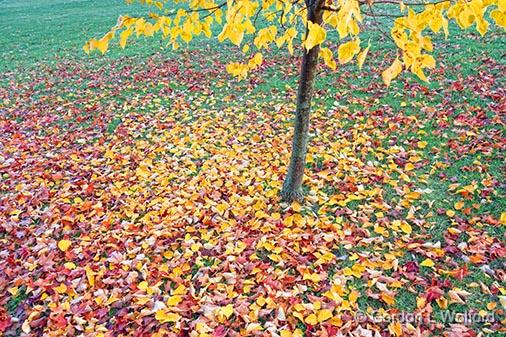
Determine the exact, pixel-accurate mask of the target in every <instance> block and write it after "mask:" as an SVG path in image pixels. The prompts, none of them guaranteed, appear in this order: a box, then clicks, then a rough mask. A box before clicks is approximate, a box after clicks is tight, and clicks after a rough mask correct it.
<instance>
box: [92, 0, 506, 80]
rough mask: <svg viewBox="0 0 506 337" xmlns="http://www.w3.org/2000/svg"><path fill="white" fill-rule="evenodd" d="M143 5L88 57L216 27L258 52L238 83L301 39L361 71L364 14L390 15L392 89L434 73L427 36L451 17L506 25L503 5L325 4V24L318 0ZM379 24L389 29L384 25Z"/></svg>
mask: <svg viewBox="0 0 506 337" xmlns="http://www.w3.org/2000/svg"><path fill="white" fill-rule="evenodd" d="M127 2H130V3H133V2H136V1H134V0H129V1H127ZM139 2H140V3H142V4H145V5H146V6H151V7H152V8H153V11H152V12H151V13H150V14H149V17H147V18H144V17H141V18H136V17H129V16H121V17H119V18H118V23H117V25H116V26H114V27H113V28H112V29H111V31H110V32H108V33H107V34H106V35H105V36H104V37H102V38H101V39H99V40H96V39H92V40H90V41H89V42H88V43H87V44H86V45H85V46H84V50H85V51H86V52H90V51H93V50H99V51H100V52H102V53H105V52H106V51H107V49H108V48H109V44H110V42H111V40H113V39H114V38H115V37H116V35H119V44H120V46H121V47H122V48H125V46H126V44H127V41H128V39H129V38H130V36H132V35H135V36H137V37H138V36H142V35H144V36H148V37H150V36H154V35H155V34H161V35H162V36H163V38H164V39H166V40H167V44H168V45H171V46H172V47H173V48H174V49H177V48H179V47H180V45H181V44H187V43H189V42H191V40H192V39H193V38H194V37H198V36H205V37H207V38H211V37H212V36H213V30H212V28H213V26H219V27H220V29H221V32H220V33H219V34H218V35H217V39H218V41H219V42H225V41H230V42H231V43H232V44H234V45H235V46H237V47H238V48H242V52H243V53H244V57H245V58H247V57H248V55H249V54H251V53H252V51H253V50H255V51H256V53H255V54H254V56H253V57H252V58H250V59H249V61H248V62H234V63H230V64H229V65H228V66H227V71H228V72H229V73H231V74H232V75H234V76H237V77H239V78H244V77H246V75H247V74H248V72H249V71H252V70H254V69H256V68H257V67H258V66H259V65H260V64H261V62H262V54H261V53H262V50H268V49H271V48H273V47H277V48H287V49H288V51H289V52H290V53H291V54H292V53H293V44H294V41H302V45H303V46H304V48H305V49H306V50H307V51H309V50H310V49H312V48H313V47H315V46H321V48H320V56H321V58H322V59H323V61H324V62H325V65H327V66H328V67H330V68H332V69H335V68H336V66H337V63H336V60H335V57H334V55H333V52H332V50H331V49H330V48H329V47H334V46H338V48H337V61H338V62H339V63H340V64H346V63H349V62H351V61H352V60H354V59H356V62H357V64H358V66H359V67H362V65H363V63H364V61H365V59H366V57H367V53H368V51H369V48H370V45H371V41H369V42H368V43H366V44H365V45H364V43H363V42H362V41H361V40H360V37H359V36H360V33H361V31H363V30H367V29H373V28H372V27H371V26H369V28H367V26H364V25H363V24H364V16H370V17H372V18H373V20H377V18H378V17H383V16H386V17H397V18H396V19H395V20H393V24H392V27H391V28H390V35H391V38H392V39H393V40H394V41H395V44H396V46H397V47H398V49H399V54H400V55H399V57H398V58H396V59H395V61H394V62H393V64H392V65H391V66H390V67H388V68H387V69H385V70H384V71H383V72H382V77H383V81H384V82H385V84H387V85H390V82H391V81H392V79H394V78H396V77H397V76H398V75H399V74H400V73H401V72H402V71H403V70H407V71H410V72H412V73H414V74H416V75H417V76H418V77H419V78H420V79H422V80H424V81H427V77H426V74H425V73H424V69H425V68H429V69H433V68H434V67H435V64H436V61H435V59H434V58H433V56H432V55H430V52H432V51H433V44H432V41H431V37H430V35H429V34H428V33H429V32H433V33H441V32H442V33H444V34H445V36H448V34H449V29H448V25H449V20H454V21H455V22H456V23H457V24H458V25H459V27H460V28H462V29H468V28H470V27H472V26H474V27H475V29H476V30H477V31H478V32H479V33H480V34H481V35H485V33H486V32H487V30H488V28H489V21H490V20H492V21H493V22H494V23H496V24H497V25H498V26H500V27H502V28H506V2H505V1H504V0H472V1H465V0H458V1H434V2H430V1H429V2H409V1H406V2H403V1H401V0H399V1H396V0H394V1H382V0H378V1H374V0H371V1H359V0H338V1H326V2H324V3H323V4H322V5H321V8H322V10H323V11H324V15H323V23H322V24H321V25H320V24H319V23H314V22H311V21H308V19H307V11H308V8H311V6H313V4H312V2H311V1H309V2H308V1H302V0H296V1H293V0H268V1H255V0H240V1H233V0H229V1H224V2H222V3H215V2H214V1H195V0H193V1H176V4H177V6H174V4H173V2H172V1H155V0H140V1H139ZM174 7H176V8H174ZM377 7H379V9H378V8H377ZM309 10H312V9H309ZM487 16H488V18H487ZM259 17H260V18H262V19H263V20H262V23H260V21H259V20H258V19H259ZM375 22H376V23H378V21H375ZM378 24H383V25H384V23H383V22H380V23H378ZM331 33H337V36H335V37H328V36H327V35H329V34H331ZM334 35H335V34H334ZM372 43H374V41H373V42H372ZM377 43H380V42H377Z"/></svg>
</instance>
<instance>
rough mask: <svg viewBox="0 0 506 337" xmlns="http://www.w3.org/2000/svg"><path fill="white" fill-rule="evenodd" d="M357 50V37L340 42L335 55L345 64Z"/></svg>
mask: <svg viewBox="0 0 506 337" xmlns="http://www.w3.org/2000/svg"><path fill="white" fill-rule="evenodd" d="M359 51H360V39H359V38H356V39H354V40H352V41H349V42H346V43H343V44H341V45H340V46H339V48H338V49H337V56H338V58H339V63H341V64H345V63H348V62H350V61H351V60H352V59H353V57H354V56H355V55H356V54H357V53H358V52H359Z"/></svg>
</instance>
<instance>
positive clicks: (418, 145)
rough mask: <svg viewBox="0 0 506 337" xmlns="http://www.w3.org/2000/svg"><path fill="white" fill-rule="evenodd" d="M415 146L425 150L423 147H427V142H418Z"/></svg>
mask: <svg viewBox="0 0 506 337" xmlns="http://www.w3.org/2000/svg"><path fill="white" fill-rule="evenodd" d="M416 146H417V147H418V148H419V149H425V147H427V142H426V141H420V142H418V143H416Z"/></svg>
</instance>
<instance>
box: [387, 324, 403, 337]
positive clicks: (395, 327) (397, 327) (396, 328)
mask: <svg viewBox="0 0 506 337" xmlns="http://www.w3.org/2000/svg"><path fill="white" fill-rule="evenodd" d="M388 330H390V332H391V333H392V334H394V335H395V336H401V335H402V325H401V323H399V322H397V321H396V322H392V323H390V324H389V325H388Z"/></svg>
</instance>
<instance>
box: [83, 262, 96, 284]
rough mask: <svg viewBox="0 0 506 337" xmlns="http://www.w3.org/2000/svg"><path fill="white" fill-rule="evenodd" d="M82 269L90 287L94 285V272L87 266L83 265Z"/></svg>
mask: <svg viewBox="0 0 506 337" xmlns="http://www.w3.org/2000/svg"><path fill="white" fill-rule="evenodd" d="M84 270H85V271H86V278H87V279H88V283H89V285H90V287H93V286H95V273H94V272H93V270H91V268H90V267H88V266H86V267H84Z"/></svg>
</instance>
